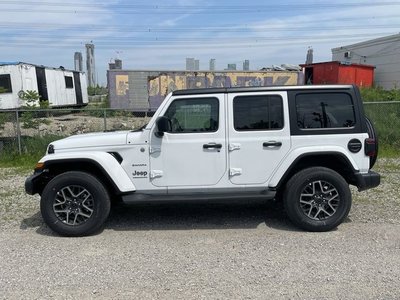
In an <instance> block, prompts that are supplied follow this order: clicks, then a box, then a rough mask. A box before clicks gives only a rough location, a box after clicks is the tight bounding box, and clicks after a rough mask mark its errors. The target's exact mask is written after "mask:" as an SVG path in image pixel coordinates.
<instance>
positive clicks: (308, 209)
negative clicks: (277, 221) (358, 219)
mask: <svg viewBox="0 0 400 300" xmlns="http://www.w3.org/2000/svg"><path fill="white" fill-rule="evenodd" d="M283 200H284V206H285V210H286V213H287V215H288V217H289V219H290V220H291V221H292V222H293V223H294V224H295V225H297V226H298V227H300V228H302V229H305V230H309V231H328V230H331V229H333V228H335V227H337V226H338V225H339V224H341V223H342V222H343V220H344V219H345V218H346V217H347V215H348V214H349V211H350V208H351V192H350V189H349V185H348V183H347V182H346V181H345V180H344V178H343V177H342V176H341V175H340V174H338V173H337V172H335V171H333V170H331V169H328V168H323V167H312V168H308V169H304V170H301V171H300V172H298V173H297V174H295V175H294V176H293V177H292V178H291V179H290V180H289V181H288V183H287V185H286V189H285V192H284V196H283Z"/></svg>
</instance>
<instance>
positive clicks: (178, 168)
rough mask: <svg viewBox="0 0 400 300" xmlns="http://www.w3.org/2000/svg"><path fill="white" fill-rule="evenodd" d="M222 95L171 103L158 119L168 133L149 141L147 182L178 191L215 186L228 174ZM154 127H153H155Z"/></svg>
mask: <svg viewBox="0 0 400 300" xmlns="http://www.w3.org/2000/svg"><path fill="white" fill-rule="evenodd" d="M224 107H225V105H224V94H220V95H217V96H215V95H212V96H207V95H201V96H185V97H179V98H176V99H174V100H173V101H172V102H171V104H170V105H169V107H167V108H165V109H164V111H163V112H161V114H160V115H164V116H166V117H168V118H169V120H170V121H171V130H170V131H169V132H166V133H164V136H163V137H157V136H156V135H155V134H154V132H155V131H156V130H157V128H153V129H152V133H151V138H150V179H151V182H152V184H153V185H155V186H165V187H168V189H170V188H171V189H174V188H175V189H179V188H181V187H182V188H184V187H190V186H193V187H194V186H197V187H200V186H202V187H207V186H213V185H216V184H217V183H218V182H219V181H220V180H221V178H222V177H223V176H224V174H225V172H226V171H227V147H226V130H225V115H224V114H225V109H224ZM155 127H156V126H155Z"/></svg>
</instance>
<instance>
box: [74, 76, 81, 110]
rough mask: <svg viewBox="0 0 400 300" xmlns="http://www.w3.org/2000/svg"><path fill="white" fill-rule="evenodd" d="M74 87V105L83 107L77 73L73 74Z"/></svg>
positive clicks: (79, 79)
mask: <svg viewBox="0 0 400 300" xmlns="http://www.w3.org/2000/svg"><path fill="white" fill-rule="evenodd" d="M74 86H75V97H76V104H77V105H83V97H82V86H81V77H80V74H79V72H74Z"/></svg>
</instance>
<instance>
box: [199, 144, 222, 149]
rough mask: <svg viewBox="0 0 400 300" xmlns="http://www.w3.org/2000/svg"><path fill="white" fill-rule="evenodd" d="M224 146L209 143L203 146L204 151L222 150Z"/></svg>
mask: <svg viewBox="0 0 400 300" xmlns="http://www.w3.org/2000/svg"><path fill="white" fill-rule="evenodd" d="M221 148H222V144H216V143H208V144H204V145H203V149H221Z"/></svg>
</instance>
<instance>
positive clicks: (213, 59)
mask: <svg viewBox="0 0 400 300" xmlns="http://www.w3.org/2000/svg"><path fill="white" fill-rule="evenodd" d="M215 62H216V61H215V58H211V59H210V67H209V69H210V71H215Z"/></svg>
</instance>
